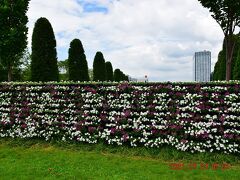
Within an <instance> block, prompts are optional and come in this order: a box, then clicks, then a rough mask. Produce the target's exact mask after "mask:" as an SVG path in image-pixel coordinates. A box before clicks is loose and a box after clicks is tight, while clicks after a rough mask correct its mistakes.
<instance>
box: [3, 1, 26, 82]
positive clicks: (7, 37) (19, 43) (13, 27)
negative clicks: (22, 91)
mask: <svg viewBox="0 0 240 180" xmlns="http://www.w3.org/2000/svg"><path fill="white" fill-rule="evenodd" d="M28 4H29V0H16V1H13V0H1V1H0V63H1V64H2V66H3V67H4V68H6V70H7V73H8V81H11V80H12V74H13V69H14V66H15V67H16V63H18V62H17V61H19V59H20V58H21V56H22V54H23V52H24V50H25V48H26V46H27V32H28V28H27V26H26V24H27V22H28V18H27V15H26V13H27V10H28Z"/></svg>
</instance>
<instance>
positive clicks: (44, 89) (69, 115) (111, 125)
mask: <svg viewBox="0 0 240 180" xmlns="http://www.w3.org/2000/svg"><path fill="white" fill-rule="evenodd" d="M239 95H240V84H238V83H208V84H198V83H169V82H167V83H147V84H136V83H135V84H127V83H122V84H116V83H105V84H101V83H95V84H84V83H83V84H78V83H75V84H71V83H65V84H64V83H49V84H41V83H35V84H34V83H30V84H7V83H6V84H0V137H2V138H4V137H13V138H15V137H20V138H34V137H38V138H43V139H45V140H50V139H54V138H57V139H59V138H60V139H62V140H63V141H67V140H73V141H81V142H87V143H97V142H99V141H104V142H106V143H107V144H116V145H123V144H127V145H130V146H133V147H135V146H146V147H161V146H163V145H169V146H173V147H175V148H177V149H179V150H182V151H190V152H197V151H198V152H206V151H207V152H213V151H220V152H224V153H231V154H239V153H240V96H239Z"/></svg>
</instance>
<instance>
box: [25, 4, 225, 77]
mask: <svg viewBox="0 0 240 180" xmlns="http://www.w3.org/2000/svg"><path fill="white" fill-rule="evenodd" d="M28 17H29V24H28V27H29V48H30V44H31V35H32V30H33V27H34V23H35V22H36V20H37V19H38V18H40V17H46V18H47V19H48V20H49V21H50V22H51V24H52V26H53V29H54V32H55V36H56V40H57V50H58V59H59V60H64V59H67V57H68V48H69V44H70V42H71V40H73V39H74V38H78V39H80V40H81V41H82V43H83V46H84V49H85V52H86V57H87V60H88V66H89V68H92V63H93V58H94V56H95V53H96V52H97V51H102V52H103V54H104V57H105V59H106V61H111V62H112V64H113V67H114V68H120V69H121V70H122V71H124V72H125V73H127V74H129V75H130V76H132V77H136V78H142V77H143V76H144V75H148V76H149V79H150V80H151V81H191V80H192V64H193V63H192V57H193V54H194V52H196V51H202V50H210V51H211V52H212V66H214V64H215V62H216V60H217V55H218V52H219V51H220V50H221V46H222V40H223V34H222V32H221V29H220V27H219V26H218V24H217V23H216V22H215V21H214V20H213V19H212V18H211V15H210V13H209V12H208V10H207V9H204V8H202V6H201V5H200V4H199V2H198V1H197V0H181V1H180V0H171V1H169V0H51V1H48V0H32V1H30V7H29V11H28ZM212 68H213V67H212Z"/></svg>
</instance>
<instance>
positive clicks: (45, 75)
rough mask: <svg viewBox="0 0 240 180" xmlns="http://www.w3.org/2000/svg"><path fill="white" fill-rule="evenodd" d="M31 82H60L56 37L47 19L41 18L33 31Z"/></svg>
mask: <svg viewBox="0 0 240 180" xmlns="http://www.w3.org/2000/svg"><path fill="white" fill-rule="evenodd" d="M31 80H32V81H58V80H59V72H58V67H57V51H56V40H55V35H54V32H53V29H52V26H51V24H50V22H49V21H48V20H47V19H46V18H39V19H38V20H37V22H36V23H35V27H34V29H33V35H32V62H31Z"/></svg>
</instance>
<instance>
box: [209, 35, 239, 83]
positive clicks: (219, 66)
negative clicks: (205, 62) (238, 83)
mask: <svg viewBox="0 0 240 180" xmlns="http://www.w3.org/2000/svg"><path fill="white" fill-rule="evenodd" d="M233 37H234V43H235V48H234V51H233V59H232V69H233V71H231V79H232V80H236V77H237V75H235V73H237V68H236V70H234V69H235V66H236V64H238V63H239V62H238V61H240V59H239V58H238V52H239V51H240V36H239V34H238V35H234V36H233ZM225 48H226V45H225V41H224V43H223V50H222V51H220V52H219V55H218V61H217V63H216V64H215V67H214V72H213V80H225V79H226V51H225Z"/></svg>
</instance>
